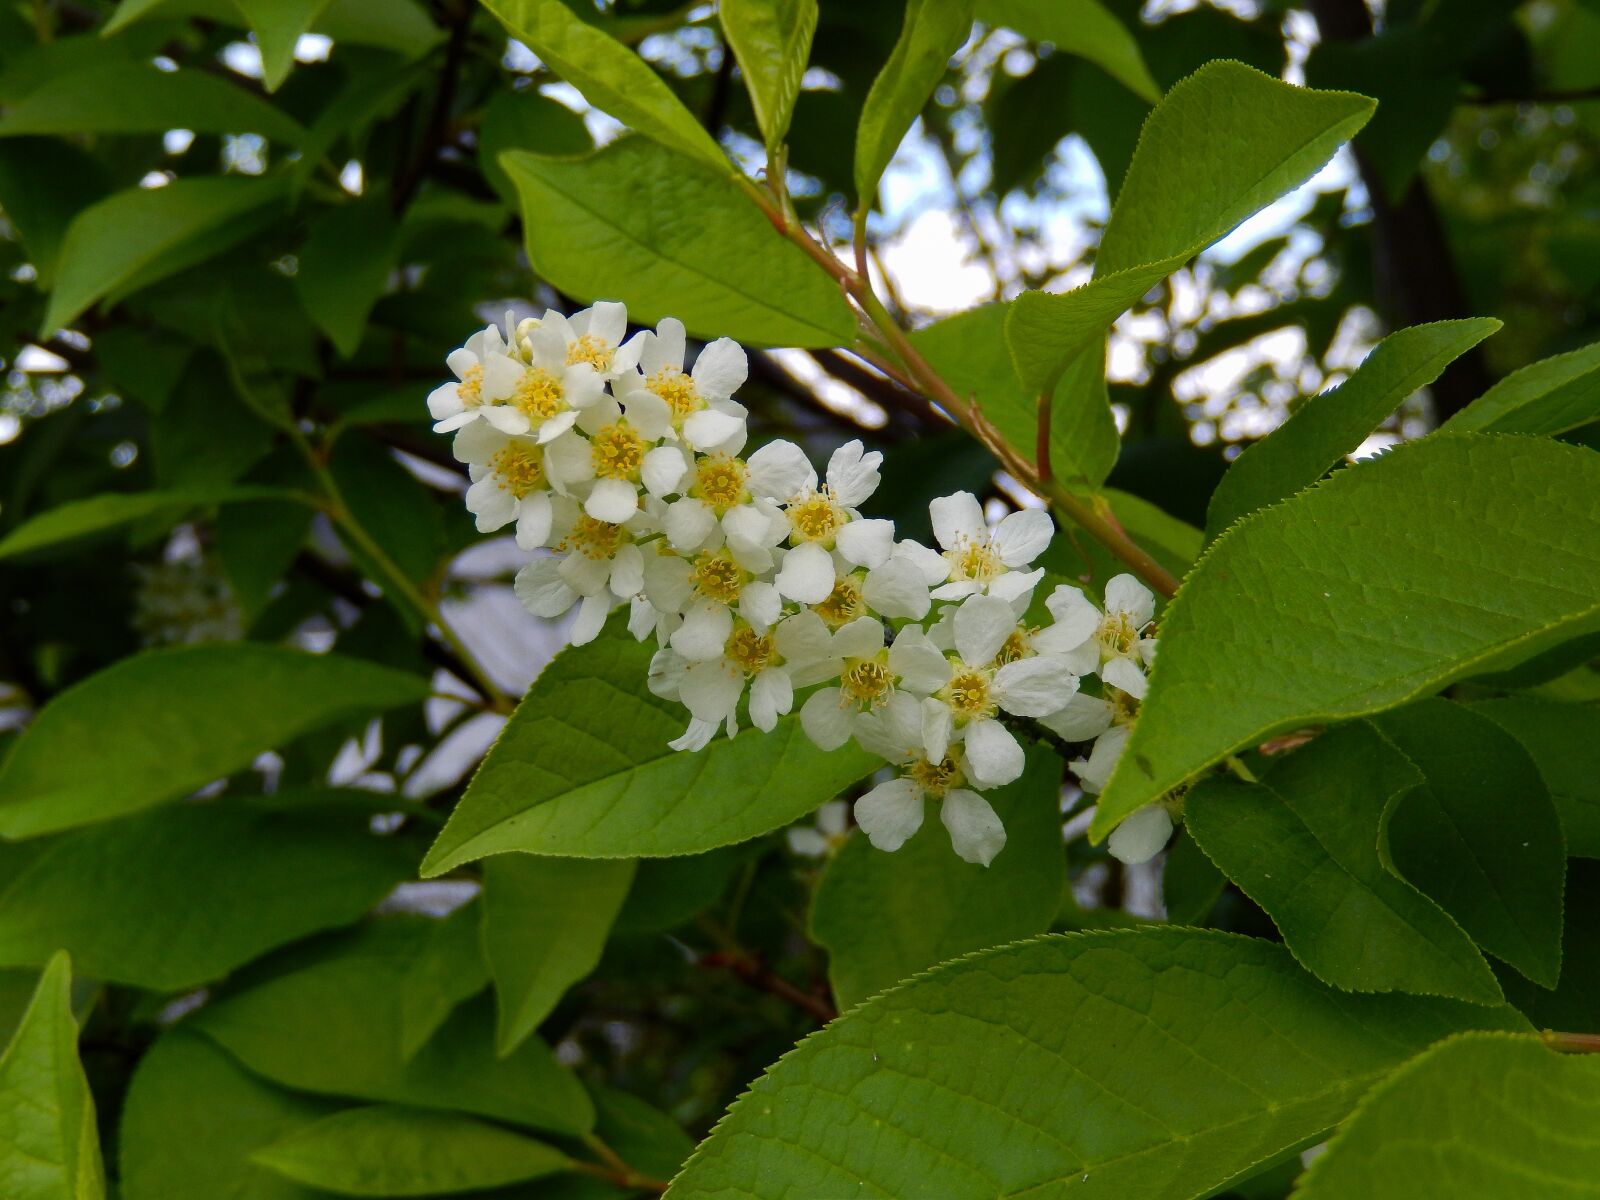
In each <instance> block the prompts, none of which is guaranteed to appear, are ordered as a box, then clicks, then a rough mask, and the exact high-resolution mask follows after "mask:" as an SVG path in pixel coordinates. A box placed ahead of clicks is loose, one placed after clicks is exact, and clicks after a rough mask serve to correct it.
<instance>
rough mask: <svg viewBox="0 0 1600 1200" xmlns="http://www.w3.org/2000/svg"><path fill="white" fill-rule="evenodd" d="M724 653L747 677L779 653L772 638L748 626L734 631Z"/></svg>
mask: <svg viewBox="0 0 1600 1200" xmlns="http://www.w3.org/2000/svg"><path fill="white" fill-rule="evenodd" d="M723 653H725V654H726V655H727V656H728V658H730V659H731V660H732V661H733V663H734V664H735V665H736V666H737V667H738V668H739V669H740V670H741V671H743V672H744V673H745V674H746V675H754V674H755V673H756V672H757V671H760V670H761V669H762V668H763V667H765V666H767V665H768V664H770V663H771V662H772V661H773V659H774V658H776V657H777V652H776V651H775V650H774V649H773V648H772V636H771V635H770V634H764V633H757V632H756V631H755V630H754V629H751V628H750V626H748V625H742V626H740V627H739V628H738V629H735V630H734V631H733V635H732V636H731V637H729V638H728V643H727V645H726V646H725V647H724V648H723Z"/></svg>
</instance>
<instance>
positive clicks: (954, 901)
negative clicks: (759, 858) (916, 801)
mask: <svg viewBox="0 0 1600 1200" xmlns="http://www.w3.org/2000/svg"><path fill="white" fill-rule="evenodd" d="M1060 793H1061V760H1060V759H1059V758H1058V757H1056V755H1055V754H1053V753H1052V752H1051V751H1049V750H1047V749H1044V748H1042V747H1037V748H1035V749H1034V751H1033V753H1032V754H1031V755H1030V756H1029V760H1028V768H1027V771H1026V773H1025V774H1024V775H1023V776H1022V778H1021V779H1019V780H1017V781H1016V782H1015V783H1012V784H1009V785H1008V786H1006V787H1003V788H1001V789H999V790H998V791H996V792H993V793H991V794H990V796H989V801H990V803H992V804H993V805H994V809H995V812H997V813H998V814H999V815H1000V819H1001V820H1002V821H1004V822H1005V826H1006V845H1005V849H1004V850H1002V851H1001V852H1000V854H999V855H998V856H997V857H996V858H995V860H994V862H993V863H991V864H990V865H989V866H988V867H980V866H977V865H976V864H974V863H968V862H962V861H961V859H959V858H957V857H956V855H955V852H954V851H953V850H951V849H950V835H949V833H948V832H946V830H945V828H944V826H943V825H942V824H941V823H940V821H939V819H938V808H937V806H936V805H931V806H930V807H929V809H928V813H927V816H926V818H925V819H924V820H923V823H922V828H921V829H920V830H918V832H917V834H916V836H915V837H913V838H912V839H911V840H910V841H909V842H907V843H906V844H905V845H904V846H902V847H901V848H900V849H899V850H896V851H895V852H894V853H893V854H885V853H884V852H883V851H882V850H874V849H873V848H872V846H871V844H870V843H868V841H867V839H866V838H865V837H864V836H862V835H860V834H857V835H856V836H853V837H852V838H851V839H850V840H849V841H848V842H846V843H845V844H844V847H843V848H842V849H841V850H840V851H839V853H838V854H837V855H836V856H835V857H834V859H833V861H832V862H830V863H829V864H828V868H827V871H826V872H825V873H824V874H823V876H822V881H821V882H820V883H819V884H818V885H817V891H816V897H815V899H814V900H813V901H812V906H811V935H812V938H813V939H814V940H815V941H816V942H818V943H819V944H820V945H822V946H823V947H825V948H826V949H827V951H828V978H829V980H830V982H831V983H832V984H833V994H834V998H835V1000H836V1001H837V1002H838V1005H839V1007H840V1008H849V1007H852V1006H853V1005H855V1004H856V1003H858V1002H859V1001H861V1000H864V999H866V998H867V997H868V996H871V995H873V994H874V993H876V992H881V991H882V990H883V989H884V988H886V987H889V986H890V985H891V984H895V983H898V982H899V981H900V980H902V979H907V978H909V977H910V976H912V975H915V974H916V973H917V972H918V971H923V970H926V969H927V968H928V967H931V966H933V965H934V964H936V963H941V962H944V961H945V960H946V959H951V958H958V957H960V956H961V955H963V954H967V953H970V952H971V951H973V950H982V949H985V948H986V947H989V946H998V945H1001V944H1002V943H1005V942H1013V941H1016V940H1017V939H1019V938H1025V937H1029V936H1031V935H1032V934H1036V933H1043V932H1044V931H1045V930H1047V929H1049V928H1050V921H1051V919H1052V918H1053V917H1054V916H1055V914H1056V909H1057V908H1058V907H1059V906H1060V903H1061V886H1062V880H1063V878H1064V874H1065V860H1064V857H1063V855H1062V852H1061V837H1060V832H1059V831H1060V828H1061V802H1060Z"/></svg>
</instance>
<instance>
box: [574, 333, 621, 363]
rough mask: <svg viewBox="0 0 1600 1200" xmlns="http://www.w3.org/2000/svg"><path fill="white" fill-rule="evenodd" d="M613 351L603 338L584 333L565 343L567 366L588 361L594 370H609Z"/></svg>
mask: <svg viewBox="0 0 1600 1200" xmlns="http://www.w3.org/2000/svg"><path fill="white" fill-rule="evenodd" d="M613 353H614V351H613V350H612V349H611V345H610V343H608V342H607V341H606V340H605V339H604V338H598V337H595V335H594V334H592V333H585V334H583V335H581V336H580V337H575V338H573V339H572V341H570V342H568V343H567V366H569V367H570V366H572V365H574V364H575V363H588V364H589V365H590V366H591V367H593V368H594V369H595V370H596V371H606V370H610V368H611V355H612V354H613Z"/></svg>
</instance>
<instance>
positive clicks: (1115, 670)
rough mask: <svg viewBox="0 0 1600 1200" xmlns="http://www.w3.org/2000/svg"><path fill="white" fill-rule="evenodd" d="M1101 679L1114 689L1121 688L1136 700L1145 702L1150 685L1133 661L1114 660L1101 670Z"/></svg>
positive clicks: (1124, 659)
mask: <svg viewBox="0 0 1600 1200" xmlns="http://www.w3.org/2000/svg"><path fill="white" fill-rule="evenodd" d="M1100 678H1101V679H1103V680H1105V681H1106V682H1107V683H1109V684H1110V685H1111V686H1112V687H1114V688H1120V689H1122V690H1123V691H1124V692H1127V693H1128V695H1130V696H1132V697H1133V698H1134V699H1135V700H1143V699H1144V693H1145V690H1146V688H1148V686H1149V683H1148V681H1146V679H1145V677H1144V672H1143V671H1141V670H1139V667H1138V665H1137V664H1136V663H1134V662H1133V661H1132V660H1131V659H1126V658H1113V659H1112V660H1111V661H1110V662H1108V663H1106V664H1105V666H1103V667H1101V668H1100Z"/></svg>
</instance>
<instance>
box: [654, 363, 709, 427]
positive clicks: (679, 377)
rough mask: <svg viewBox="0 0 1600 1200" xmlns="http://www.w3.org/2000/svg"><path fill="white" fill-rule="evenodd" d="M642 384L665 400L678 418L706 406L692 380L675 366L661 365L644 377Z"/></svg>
mask: <svg viewBox="0 0 1600 1200" xmlns="http://www.w3.org/2000/svg"><path fill="white" fill-rule="evenodd" d="M644 386H645V387H646V388H648V389H649V390H650V391H652V392H654V393H655V394H656V395H657V396H659V397H661V399H663V400H665V401H666V402H667V407H668V408H670V409H672V415H673V416H675V417H678V418H680V419H681V418H683V417H687V416H688V415H689V414H690V413H695V412H699V411H700V410H701V409H702V408H704V407H705V406H706V402H705V401H704V400H702V399H701V398H700V393H699V392H698V391H696V390H695V386H694V380H693V379H691V378H690V377H689V376H688V375H686V374H685V373H684V372H682V371H680V370H679V369H678V368H677V367H662V368H661V369H660V370H659V371H657V372H655V373H654V374H653V375H650V376H649V377H648V378H646V379H645V381H644Z"/></svg>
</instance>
